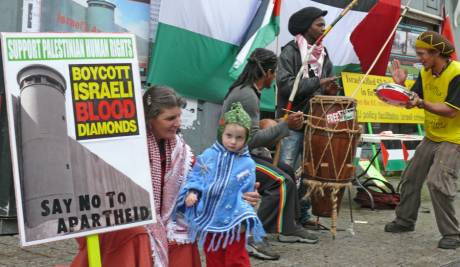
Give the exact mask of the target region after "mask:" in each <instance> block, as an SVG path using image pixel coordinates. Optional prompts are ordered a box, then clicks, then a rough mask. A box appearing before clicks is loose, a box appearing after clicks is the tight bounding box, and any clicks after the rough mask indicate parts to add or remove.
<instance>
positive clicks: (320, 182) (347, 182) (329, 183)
mask: <svg viewBox="0 0 460 267" xmlns="http://www.w3.org/2000/svg"><path fill="white" fill-rule="evenodd" d="M323 97H324V96H323ZM326 99H327V98H326ZM314 101H315V99H314V98H313V99H312V100H311V101H310V112H311V111H312V110H313V103H314ZM336 103H339V104H342V105H341V108H342V110H346V109H348V108H349V107H350V105H352V104H354V103H355V100H351V101H342V100H341V99H334V101H333V102H332V103H328V104H329V105H330V106H329V107H328V108H325V107H324V103H323V102H321V103H320V104H321V109H322V112H323V116H324V115H325V114H327V112H328V111H329V110H330V109H331V108H332V107H333V106H334V104H336ZM343 105H345V107H344V106H343ZM355 106H356V105H353V107H354V108H355ZM307 117H308V119H307V121H306V124H307V126H308V127H306V129H305V131H306V133H308V136H312V133H313V132H314V131H317V130H320V131H324V132H326V133H327V138H328V140H327V143H326V146H325V147H324V149H323V152H322V153H321V156H320V158H319V160H318V161H317V162H318V163H321V162H322V161H323V159H324V157H325V154H326V151H327V150H328V149H329V150H330V155H331V158H332V168H333V171H334V174H335V177H340V176H341V175H343V174H342V172H343V171H344V166H345V163H346V159H347V157H348V156H350V157H351V158H352V157H353V152H354V150H352V147H351V146H352V143H353V142H351V141H350V142H348V146H347V149H346V154H345V155H347V156H345V158H344V160H343V161H342V163H341V166H340V168H339V171H338V172H337V166H335V158H334V153H333V148H332V138H333V134H334V133H345V134H346V135H348V138H349V140H353V138H358V137H355V136H357V135H359V133H360V130H359V127H358V125H357V124H356V120H353V123H352V125H351V126H352V127H351V129H350V128H345V129H337V127H338V126H339V123H337V124H336V125H335V127H334V128H330V127H322V126H319V125H318V124H319V123H321V122H326V123H325V124H326V125H327V120H325V119H324V118H323V117H317V116H313V115H307ZM324 117H325V116H324ZM313 119H315V120H318V122H317V124H314V123H313ZM347 126H348V124H347ZM308 142H309V149H308V150H309V152H310V153H309V158H310V159H311V162H312V164H313V167H314V170H313V171H314V173H312V174H309V175H308V176H310V177H311V178H313V179H314V180H307V181H306V183H307V184H308V185H309V187H310V189H309V191H308V193H307V195H306V196H305V197H308V196H309V195H310V194H312V193H319V194H320V195H322V196H324V189H325V188H330V190H331V202H332V214H331V233H332V235H333V237H334V236H335V234H336V229H337V205H338V193H339V192H340V190H341V189H342V188H345V187H351V180H352V178H348V179H341V180H337V179H334V180H333V179H327V178H324V177H319V176H316V175H315V174H316V173H318V171H319V168H320V166H321V165H320V164H318V165H317V166H316V167H315V166H314V158H313V150H312V149H311V147H312V143H311V138H309V139H308ZM305 150H306V146H305V145H304V152H303V155H304V156H305V155H306V154H305ZM304 160H305V159H304Z"/></svg>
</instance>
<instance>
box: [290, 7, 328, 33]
mask: <svg viewBox="0 0 460 267" xmlns="http://www.w3.org/2000/svg"><path fill="white" fill-rule="evenodd" d="M326 14H327V11H326V10H321V9H319V8H316V7H312V6H309V7H304V8H302V9H301V10H299V11H297V12H295V13H294V14H292V16H291V17H290V18H289V24H288V30H289V32H290V33H291V34H292V35H297V34H303V33H304V32H306V31H307V30H308V29H309V28H310V26H311V24H312V23H313V21H315V20H316V19H317V18H319V17H324V16H326Z"/></svg>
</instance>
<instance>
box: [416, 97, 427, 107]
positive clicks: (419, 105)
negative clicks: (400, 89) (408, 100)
mask: <svg viewBox="0 0 460 267" xmlns="http://www.w3.org/2000/svg"><path fill="white" fill-rule="evenodd" d="M417 107H418V108H425V101H423V99H421V98H419V101H417Z"/></svg>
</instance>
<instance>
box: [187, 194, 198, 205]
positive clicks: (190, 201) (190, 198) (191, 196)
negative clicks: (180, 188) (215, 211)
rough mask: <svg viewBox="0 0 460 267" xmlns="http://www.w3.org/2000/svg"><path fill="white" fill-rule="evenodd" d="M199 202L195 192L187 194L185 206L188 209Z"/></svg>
mask: <svg viewBox="0 0 460 267" xmlns="http://www.w3.org/2000/svg"><path fill="white" fill-rule="evenodd" d="M197 201H198V196H197V195H196V193H195V192H190V193H188V194H187V197H186V198H185V206H186V207H187V208H189V207H191V206H193V205H195V203H196V202H197Z"/></svg>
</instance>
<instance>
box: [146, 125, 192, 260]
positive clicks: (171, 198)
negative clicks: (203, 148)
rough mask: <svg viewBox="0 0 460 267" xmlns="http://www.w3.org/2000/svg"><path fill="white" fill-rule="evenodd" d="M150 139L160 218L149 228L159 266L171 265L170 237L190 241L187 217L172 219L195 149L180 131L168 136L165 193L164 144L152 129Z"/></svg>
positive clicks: (156, 204)
mask: <svg viewBox="0 0 460 267" xmlns="http://www.w3.org/2000/svg"><path fill="white" fill-rule="evenodd" d="M147 143H148V149H149V159H150V175H151V177H152V185H153V194H154V201H155V211H156V220H157V222H156V223H154V224H150V225H147V226H146V229H147V232H148V233H149V236H150V241H151V246H152V250H153V258H154V263H155V266H168V241H170V242H176V243H182V244H184V243H190V240H189V238H188V230H187V225H186V224H185V221H184V220H183V219H181V218H176V220H172V216H171V215H172V213H173V211H174V206H175V203H176V199H177V196H178V193H179V189H180V187H181V186H182V183H183V182H184V180H185V178H186V177H187V174H188V172H189V170H190V165H191V162H192V152H191V151H190V147H189V146H188V145H187V144H186V143H185V142H184V140H183V139H182V137H180V136H178V135H176V138H174V139H169V140H165V154H166V170H165V176H164V177H163V179H164V182H163V185H164V186H163V193H162V188H161V184H162V182H161V180H162V177H161V155H160V148H159V147H158V142H157V140H156V139H155V137H154V136H153V134H152V133H148V135H147ZM161 200H162V201H161ZM160 203H162V207H161V209H160ZM160 210H161V214H160Z"/></svg>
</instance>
